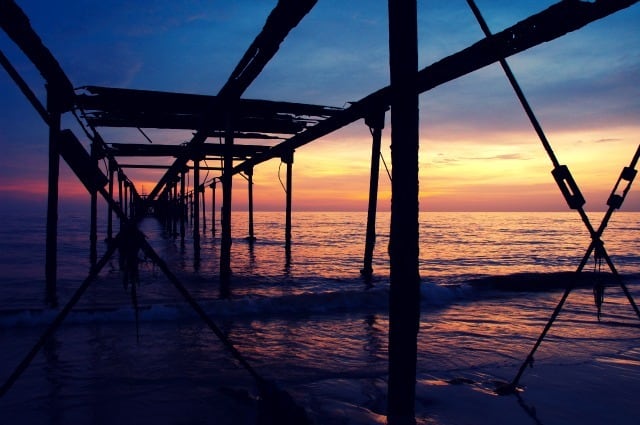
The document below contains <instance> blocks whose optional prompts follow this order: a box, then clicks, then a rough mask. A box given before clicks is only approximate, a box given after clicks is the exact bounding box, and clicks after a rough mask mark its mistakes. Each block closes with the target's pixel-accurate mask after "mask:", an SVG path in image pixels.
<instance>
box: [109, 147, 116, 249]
mask: <svg viewBox="0 0 640 425" xmlns="http://www.w3.org/2000/svg"><path fill="white" fill-rule="evenodd" d="M115 167H116V164H114V161H113V159H109V198H111V199H113V175H114V172H115ZM112 240H113V207H112V206H111V203H109V205H107V242H109V243H110V242H111V241H112Z"/></svg>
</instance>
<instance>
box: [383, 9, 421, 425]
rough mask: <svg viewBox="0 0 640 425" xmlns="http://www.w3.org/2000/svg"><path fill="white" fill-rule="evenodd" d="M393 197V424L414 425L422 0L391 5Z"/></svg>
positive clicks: (390, 409)
mask: <svg viewBox="0 0 640 425" xmlns="http://www.w3.org/2000/svg"><path fill="white" fill-rule="evenodd" d="M389 69H390V77H391V160H392V168H393V171H392V172H393V175H392V182H391V190H392V198H391V234H390V243H389V255H390V270H391V278H390V291H389V381H388V394H387V395H388V402H387V403H388V404H387V407H388V411H387V421H388V422H387V423H388V424H389V425H408V424H411V425H414V424H415V423H416V421H415V383H416V353H417V336H418V329H419V325H420V275H419V267H418V256H419V248H418V241H419V233H418V231H419V227H418V213H419V201H418V177H419V175H418V149H419V140H418V127H419V114H418V85H417V72H418V32H417V5H416V0H389Z"/></svg>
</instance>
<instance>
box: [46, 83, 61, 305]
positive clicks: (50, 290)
mask: <svg viewBox="0 0 640 425" xmlns="http://www.w3.org/2000/svg"><path fill="white" fill-rule="evenodd" d="M56 97H57V96H56V93H55V90H53V89H52V88H51V87H50V86H47V112H48V113H49V183H48V184H49V188H48V195H47V234H46V258H45V280H46V295H45V302H46V303H47V305H49V306H51V307H56V306H57V305H58V296H57V289H56V287H57V280H58V276H57V268H58V179H59V176H60V155H59V152H58V137H59V135H60V120H61V115H62V114H61V112H60V109H59V107H58V105H57V101H58V99H57V98H56Z"/></svg>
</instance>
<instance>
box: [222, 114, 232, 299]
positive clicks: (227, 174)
mask: <svg viewBox="0 0 640 425" xmlns="http://www.w3.org/2000/svg"><path fill="white" fill-rule="evenodd" d="M233 143H234V138H233V125H232V115H231V113H230V115H229V116H228V117H227V129H226V134H225V138H224V146H225V150H224V160H223V171H222V214H221V223H220V224H221V226H222V235H221V239H220V284H221V294H222V295H223V296H224V295H225V294H227V293H228V289H229V282H230V280H231V194H232V185H233V171H232V170H233Z"/></svg>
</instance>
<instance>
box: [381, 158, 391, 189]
mask: <svg viewBox="0 0 640 425" xmlns="http://www.w3.org/2000/svg"><path fill="white" fill-rule="evenodd" d="M380 159H381V160H382V163H383V164H384V169H385V170H387V176H389V181H390V182H392V181H393V179H392V178H391V172H390V171H389V167H387V161H385V160H384V156H382V152H380Z"/></svg>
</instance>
